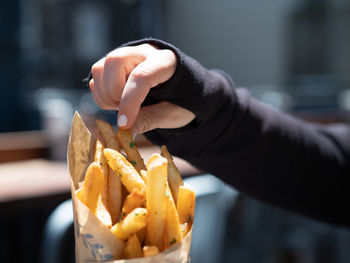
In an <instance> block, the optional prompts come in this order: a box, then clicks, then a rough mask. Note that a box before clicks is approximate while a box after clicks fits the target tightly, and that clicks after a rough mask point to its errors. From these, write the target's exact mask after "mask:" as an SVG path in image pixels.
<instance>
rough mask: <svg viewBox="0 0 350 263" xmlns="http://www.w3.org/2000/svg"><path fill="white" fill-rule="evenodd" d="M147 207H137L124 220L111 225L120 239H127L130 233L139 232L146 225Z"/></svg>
mask: <svg viewBox="0 0 350 263" xmlns="http://www.w3.org/2000/svg"><path fill="white" fill-rule="evenodd" d="M147 214H148V213H147V209H146V208H135V209H134V210H133V211H131V212H130V213H129V214H128V215H127V216H126V217H125V218H124V220H121V221H120V222H119V223H116V224H115V225H114V226H112V227H111V231H112V233H113V234H114V235H115V236H116V237H117V238H119V239H120V240H125V239H127V238H128V236H129V235H131V234H135V233H137V232H138V231H139V230H140V229H141V228H143V227H145V225H146V220H147Z"/></svg>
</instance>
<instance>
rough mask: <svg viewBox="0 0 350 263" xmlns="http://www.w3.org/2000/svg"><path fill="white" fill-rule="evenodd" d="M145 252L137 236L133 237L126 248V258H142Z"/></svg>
mask: <svg viewBox="0 0 350 263" xmlns="http://www.w3.org/2000/svg"><path fill="white" fill-rule="evenodd" d="M142 256H143V251H142V248H141V244H140V241H139V239H138V238H137V236H136V235H131V236H130V237H129V239H128V242H127V243H126V246H125V248H124V257H125V258H142Z"/></svg>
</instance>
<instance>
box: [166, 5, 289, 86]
mask: <svg viewBox="0 0 350 263" xmlns="http://www.w3.org/2000/svg"><path fill="white" fill-rule="evenodd" d="M294 3H295V1H293V0H270V1H257V0H245V1H228V0H226V1H210V0H193V1H186V0H178V1H167V5H166V13H167V16H166V21H165V24H166V30H165V32H166V37H167V39H168V40H169V41H170V42H172V43H174V44H175V45H177V46H179V47H180V48H181V49H183V51H185V52H186V53H187V54H189V55H191V56H192V57H194V58H196V59H197V60H199V61H200V62H201V63H202V64H204V65H205V66H207V67H210V68H221V69H223V70H225V71H227V72H228V73H229V74H230V75H231V76H232V77H233V78H234V79H235V81H236V83H237V84H238V85H243V86H247V85H255V84H273V85H280V84H282V83H283V80H284V78H285V75H286V70H287V65H286V63H287V57H288V52H287V46H288V45H287V42H288V27H287V20H286V17H288V15H289V13H290V12H291V10H292V7H293V6H292V4H294Z"/></svg>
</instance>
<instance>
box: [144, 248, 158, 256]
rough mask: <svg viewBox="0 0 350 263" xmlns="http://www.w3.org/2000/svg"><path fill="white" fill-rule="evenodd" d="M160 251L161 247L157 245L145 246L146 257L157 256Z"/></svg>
mask: <svg viewBox="0 0 350 263" xmlns="http://www.w3.org/2000/svg"><path fill="white" fill-rule="evenodd" d="M158 253H159V249H158V248H157V247H156V246H144V247H143V256H144V257H145V258H147V257H152V256H155V255H157V254H158Z"/></svg>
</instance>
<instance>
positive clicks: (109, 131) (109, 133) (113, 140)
mask: <svg viewBox="0 0 350 263" xmlns="http://www.w3.org/2000/svg"><path fill="white" fill-rule="evenodd" d="M96 124H97V128H98V131H99V133H100V135H101V136H102V138H103V140H104V141H105V145H106V147H107V148H111V149H114V150H116V151H118V152H120V144H119V142H118V139H117V137H116V135H115V133H114V130H113V127H112V125H111V124H110V123H108V122H105V121H102V120H96Z"/></svg>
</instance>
